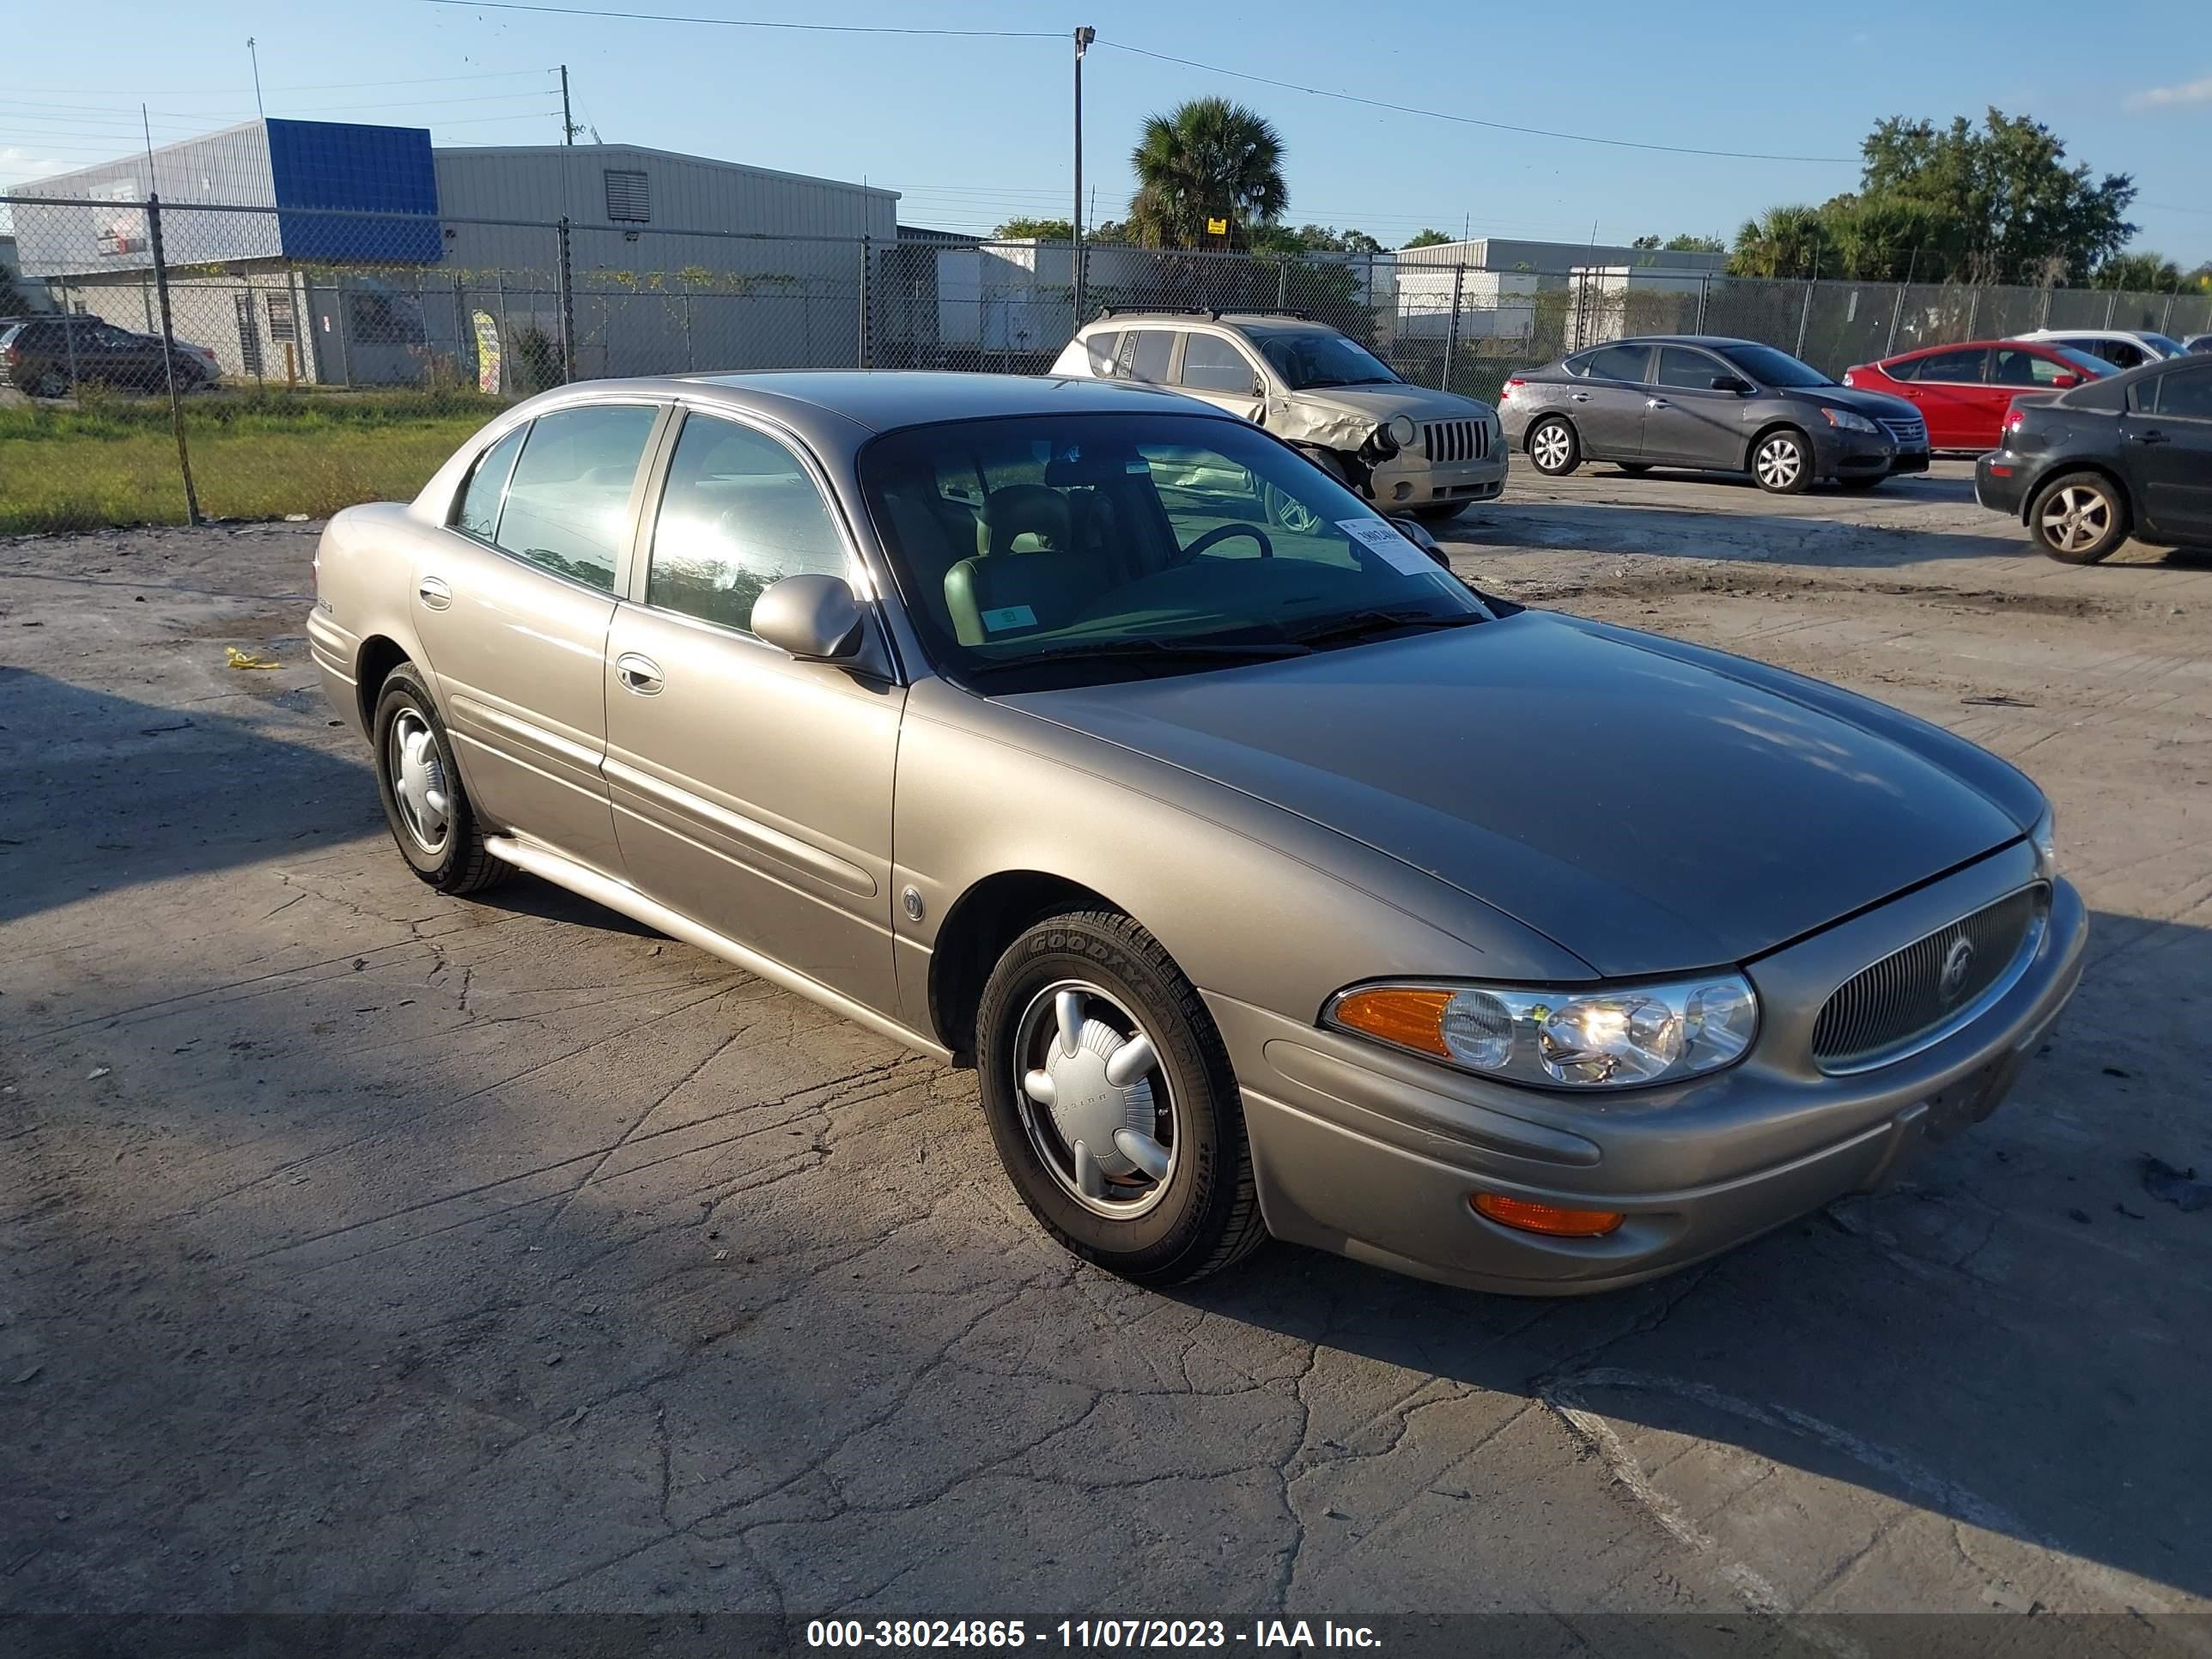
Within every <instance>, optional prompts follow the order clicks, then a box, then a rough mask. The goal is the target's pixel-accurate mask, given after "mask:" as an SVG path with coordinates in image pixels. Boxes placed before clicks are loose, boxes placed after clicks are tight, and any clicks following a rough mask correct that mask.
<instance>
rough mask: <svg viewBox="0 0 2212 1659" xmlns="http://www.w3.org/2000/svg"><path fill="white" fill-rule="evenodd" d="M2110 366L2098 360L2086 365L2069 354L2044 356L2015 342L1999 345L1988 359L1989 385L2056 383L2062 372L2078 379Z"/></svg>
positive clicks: (2040, 384) (2051, 384) (2048, 384)
mask: <svg viewBox="0 0 2212 1659" xmlns="http://www.w3.org/2000/svg"><path fill="white" fill-rule="evenodd" d="M2109 367H2110V365H2108V364H2106V363H2099V364H2097V365H2096V367H2095V368H2088V369H2085V368H2081V366H2080V365H2079V364H2078V363H2075V362H2073V361H2072V358H2071V354H2067V353H2062V354H2061V355H2059V356H2045V355H2044V354H2043V353H2041V352H2037V351H2028V350H2026V349H2022V348H2021V347H2018V346H2004V347H2000V348H1999V349H1997V350H1996V352H1994V353H1992V354H1991V356H1990V384H1991V385H1992V386H2056V385H2057V383H2058V377H2059V376H2060V375H2062V374H2063V375H2066V376H2069V378H2071V379H2073V380H2083V379H2086V378H2088V377H2090V376H2093V375H2095V374H2103V373H2104V372H2106V369H2107V368H2109Z"/></svg>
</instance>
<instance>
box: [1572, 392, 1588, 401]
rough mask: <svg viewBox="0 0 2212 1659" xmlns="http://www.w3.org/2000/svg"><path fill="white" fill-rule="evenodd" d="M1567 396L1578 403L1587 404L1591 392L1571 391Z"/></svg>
mask: <svg viewBox="0 0 2212 1659" xmlns="http://www.w3.org/2000/svg"><path fill="white" fill-rule="evenodd" d="M1567 396H1568V397H1569V398H1571V399H1573V400H1574V401H1575V402H1576V403H1578V404H1586V403H1588V402H1589V392H1569V393H1567Z"/></svg>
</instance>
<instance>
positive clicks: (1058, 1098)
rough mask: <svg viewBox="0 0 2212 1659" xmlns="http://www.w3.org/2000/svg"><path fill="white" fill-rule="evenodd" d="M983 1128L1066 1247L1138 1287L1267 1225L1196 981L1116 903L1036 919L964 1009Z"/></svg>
mask: <svg viewBox="0 0 2212 1659" xmlns="http://www.w3.org/2000/svg"><path fill="white" fill-rule="evenodd" d="M975 1055H976V1068H977V1071H978V1073H980V1076H981V1091H982V1097H983V1111H984V1115H985V1117H986V1118H987V1121H989V1123H990V1126H991V1139H992V1140H993V1142H994V1144H995V1145H996V1146H997V1147H998V1152H999V1158H1000V1162H1001V1163H1002V1164H1004V1165H1005V1166H1006V1174H1007V1176H1008V1177H1009V1178H1010V1179H1011V1180H1012V1182H1013V1183H1014V1188H1015V1190H1016V1191H1017V1192H1018V1193H1019V1194H1021V1198H1022V1202H1023V1203H1024V1204H1025V1205H1027V1206H1029V1211H1030V1214H1031V1215H1033V1216H1035V1217H1036V1218H1037V1221H1038V1222H1039V1224H1040V1225H1042V1226H1043V1228H1044V1229H1045V1231H1047V1232H1048V1233H1050V1234H1052V1236H1053V1237H1055V1238H1057V1239H1058V1240H1059V1241H1060V1243H1062V1244H1063V1245H1065V1246H1066V1248H1067V1249H1069V1250H1071V1251H1073V1253H1074V1254H1075V1255H1079V1256H1081V1257H1082V1258H1083V1259H1084V1260H1085V1261H1090V1262H1093V1263H1095V1264H1096V1265H1097V1266H1099V1267H1103V1268H1105V1269H1106V1270H1107V1271H1108V1272H1109V1273H1118V1274H1120V1275H1121V1277H1122V1278H1124V1279H1131V1280H1133V1281H1134V1282H1136V1283H1138V1284H1139V1285H1175V1284H1181V1283H1182V1282H1184V1281H1186V1280H1188V1279H1198V1278H1200V1277H1203V1276H1204V1275H1205V1274H1207V1273H1214V1272H1216V1271H1218V1270H1219V1269H1220V1268H1223V1267H1228V1266H1229V1265H1230V1264H1231V1263H1232V1262H1234V1261H1238V1260H1239V1259H1241V1258H1242V1257H1243V1256H1245V1255H1249V1253H1250V1252H1251V1251H1252V1250H1253V1249H1256V1248H1257V1247H1258V1245H1259V1244H1260V1243H1261V1241H1262V1240H1263V1239H1264V1238H1265V1237H1267V1227H1266V1224H1265V1223H1264V1222H1263V1221H1262V1220H1261V1215H1260V1202H1259V1196H1258V1192H1257V1188H1256V1187H1255V1182H1254V1177H1253V1172H1252V1156H1251V1152H1250V1149H1249V1147H1248V1146H1247V1145H1246V1142H1245V1138H1244V1109H1243V1097H1241V1096H1240V1095H1239V1094H1238V1092H1237V1079H1236V1075H1235V1073H1233V1072H1232V1071H1231V1069H1230V1065H1229V1054H1228V1051H1227V1049H1226V1048H1224V1046H1223V1045H1222V1042H1221V1036H1220V1033H1219V1032H1218V1031H1217V1030H1215V1029H1214V1025H1213V1021H1212V1017H1211V1016H1210V1015H1209V1014H1208V1013H1207V1012H1206V1005H1205V1003H1204V1002H1203V1001H1202V1000H1200V997H1199V994H1198V992H1197V990H1196V989H1195V988H1194V987H1193V986H1192V984H1191V982H1190V981H1188V979H1186V978H1185V977H1184V976H1183V975H1182V970H1181V969H1178V968H1176V965H1175V963H1174V961H1173V959H1172V958H1170V957H1169V955H1168V953H1167V952H1166V951H1165V950H1164V949H1163V948H1162V947H1161V945H1160V943H1159V941H1158V940H1157V939H1154V938H1153V937H1152V935H1151V934H1150V933H1146V931H1145V930H1144V929H1143V928H1142V927H1139V926H1138V925H1137V924H1136V923H1135V922H1134V921H1131V920H1130V919H1129V918H1128V917H1127V916H1125V915H1120V914H1118V913H1117V912H1115V911H1110V910H1086V911H1076V912H1070V913H1067V914H1066V915H1055V916H1049V917H1047V918H1046V919H1044V920H1043V921H1039V922H1037V923H1036V924H1035V925H1034V926H1032V927H1030V928H1029V929H1027V930H1026V931H1025V932H1024V933H1022V935H1021V936H1020V937H1019V938H1018V939H1016V940H1015V941H1014V942H1013V944H1012V945H1010V946H1009V947H1007V950H1006V954H1005V955H1004V956H1002V957H1000V959H999V964H998V966H997V967H996V968H995V969H993V970H992V974H991V977H990V980H989V981H988V982H987V984H986V985H985V986H984V987H983V994H982V999H981V1005H980V1006H979V1008H978V1010H977V1013H976V1031H975Z"/></svg>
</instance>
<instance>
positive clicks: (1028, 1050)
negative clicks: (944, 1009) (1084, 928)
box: [1013, 980, 1182, 1221]
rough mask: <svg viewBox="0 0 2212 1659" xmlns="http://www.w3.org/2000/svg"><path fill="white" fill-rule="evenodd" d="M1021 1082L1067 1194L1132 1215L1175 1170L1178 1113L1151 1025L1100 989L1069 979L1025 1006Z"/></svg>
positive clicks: (1042, 1146)
mask: <svg viewBox="0 0 2212 1659" xmlns="http://www.w3.org/2000/svg"><path fill="white" fill-rule="evenodd" d="M1013 1066H1014V1087H1015V1089H1016V1091H1017V1093H1018V1101H1019V1105H1020V1109H1021V1114H1022V1123H1023V1126H1024V1128H1026V1129H1027V1130H1028V1132H1029V1137H1030V1146H1033V1147H1034V1148H1035V1149H1036V1154H1037V1157H1038V1158H1040V1159H1041V1160H1042V1162H1043V1164H1044V1166H1045V1168H1046V1169H1048V1170H1050V1171H1052V1176H1053V1179H1054V1180H1055V1181H1057V1182H1059V1183H1060V1188H1061V1189H1062V1190H1063V1191H1065V1192H1066V1194H1068V1196H1070V1197H1071V1198H1073V1199H1074V1200H1076V1202H1077V1203H1079V1204H1080V1205H1082V1206H1083V1207H1084V1208H1085V1209H1086V1210H1090V1211H1091V1212H1094V1213H1096V1214H1098V1215H1103V1216H1110V1217H1112V1218H1114V1219H1115V1220H1117V1221H1127V1220H1132V1219H1133V1218H1136V1217H1138V1216H1140V1215H1142V1214H1144V1213H1145V1212H1146V1211H1148V1210H1150V1209H1151V1208H1152V1206H1154V1205H1156V1204H1158V1202H1159V1200H1160V1195H1161V1194H1163V1193H1164V1192H1165V1191H1166V1190H1167V1188H1168V1183H1169V1182H1170V1180H1171V1179H1172V1178H1173V1176H1174V1175H1175V1169H1176V1158H1177V1148H1178V1147H1179V1146H1180V1144H1181V1141H1182V1136H1181V1134H1180V1133H1178V1128H1179V1121H1178V1120H1179V1117H1180V1114H1179V1112H1178V1110H1177V1109H1176V1103H1175V1100H1174V1097H1173V1095H1172V1094H1171V1092H1170V1090H1169V1088H1168V1081H1167V1075H1166V1073H1164V1072H1163V1071H1162V1070H1161V1069H1160V1064H1159V1055H1158V1052H1157V1051H1156V1050H1155V1049H1154V1048H1153V1047H1152V1038H1151V1036H1149V1035H1147V1034H1146V1030H1145V1028H1144V1027H1143V1026H1142V1025H1140V1024H1138V1023H1137V1020H1136V1019H1135V1018H1134V1017H1133V1015H1131V1014H1130V1013H1129V1012H1127V1010H1126V1009H1124V1008H1123V1007H1122V1006H1121V1005H1120V1004H1119V1003H1118V1002H1116V1001H1115V1000H1114V999H1113V998H1112V997H1110V996H1109V995H1108V994H1106V993H1105V992H1104V991H1102V990H1100V989H1099V988H1098V987H1097V986H1095V985H1091V984H1087V983H1085V981H1081V980H1062V981H1060V982H1058V983H1057V984H1054V985H1048V986H1047V987H1045V988H1044V989H1043V990H1042V991H1040V992H1038V993H1037V994H1036V996H1034V997H1032V998H1031V999H1030V1004H1029V1006H1028V1007H1027V1008H1025V1009H1024V1010H1023V1011H1022V1017H1021V1020H1020V1022H1019V1024H1018V1025H1017V1026H1016V1027H1015V1036H1014V1059H1013Z"/></svg>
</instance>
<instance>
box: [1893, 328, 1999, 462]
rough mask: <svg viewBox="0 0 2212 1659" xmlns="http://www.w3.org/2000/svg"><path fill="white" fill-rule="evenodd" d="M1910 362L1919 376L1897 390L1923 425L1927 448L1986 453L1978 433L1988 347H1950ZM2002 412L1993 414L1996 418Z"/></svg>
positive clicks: (1985, 397) (1985, 394)
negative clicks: (1915, 407)
mask: <svg viewBox="0 0 2212 1659" xmlns="http://www.w3.org/2000/svg"><path fill="white" fill-rule="evenodd" d="M1913 363H1914V364H1915V365H1916V366H1917V371H1918V372H1917V373H1916V374H1914V375H1913V377H1912V379H1911V380H1910V381H1906V382H1904V383H1902V384H1901V385H1900V386H1899V392H1900V394H1901V395H1902V396H1904V397H1905V398H1909V399H1910V400H1911V402H1912V404H1914V405H1915V406H1917V408H1918V409H1919V410H1920V418H1921V419H1922V420H1923V421H1925V422H1927V423H1928V447H1929V448H1930V449H1987V448H1988V447H1990V446H1989V444H1988V443H1987V442H1985V441H1984V440H1983V439H1982V438H1980V437H1978V434H1979V433H1980V432H1981V430H1982V427H1983V425H1984V412H1983V408H1982V405H1983V404H1984V403H1986V402H1987V401H1988V397H1989V389H1988V388H1989V364H1990V353H1989V348H1988V347H1986V346H1954V347H1952V348H1950V349H1948V350H1944V351H1931V352H1929V353H1927V354H1926V355H1925V356H1920V357H1916V358H1914V359H1913ZM2005 401H2007V402H2009V401H2011V400H2010V398H2007V399H2006V400H2005ZM2003 412H2004V411H2003V410H2002V408H2000V409H1999V410H1998V411H1997V413H1998V416H1999V417H2000V418H2002V415H2003Z"/></svg>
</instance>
